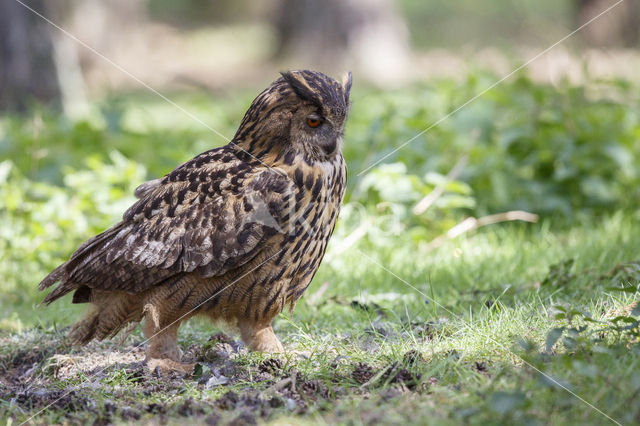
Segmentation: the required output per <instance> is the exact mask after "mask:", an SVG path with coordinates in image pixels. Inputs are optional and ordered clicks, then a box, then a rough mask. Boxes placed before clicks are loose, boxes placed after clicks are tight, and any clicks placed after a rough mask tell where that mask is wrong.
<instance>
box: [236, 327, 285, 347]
mask: <svg viewBox="0 0 640 426" xmlns="http://www.w3.org/2000/svg"><path fill="white" fill-rule="evenodd" d="M239 326H240V337H241V338H242V341H243V342H244V343H245V344H246V345H247V346H248V347H249V349H251V350H252V351H257V352H271V353H273V352H284V348H283V347H282V343H280V340H278V338H277V337H276V335H275V334H274V333H273V328H271V325H267V326H265V325H264V324H251V323H241V324H239Z"/></svg>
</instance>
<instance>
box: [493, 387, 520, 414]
mask: <svg viewBox="0 0 640 426" xmlns="http://www.w3.org/2000/svg"><path fill="white" fill-rule="evenodd" d="M525 402H526V397H525V395H524V393H522V392H514V393H507V392H495V393H494V394H493V395H491V408H492V409H493V410H494V411H496V412H497V413H500V414H507V413H509V412H511V411H513V410H515V409H517V408H521V407H523V406H524V405H525Z"/></svg>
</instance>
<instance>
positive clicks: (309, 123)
mask: <svg viewBox="0 0 640 426" xmlns="http://www.w3.org/2000/svg"><path fill="white" fill-rule="evenodd" d="M320 123H322V120H320V119H319V118H315V117H313V118H311V117H310V118H307V126H309V127H312V128H314V129H315V128H316V127H318V126H319V125H320Z"/></svg>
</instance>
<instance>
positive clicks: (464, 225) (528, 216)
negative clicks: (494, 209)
mask: <svg viewBox="0 0 640 426" xmlns="http://www.w3.org/2000/svg"><path fill="white" fill-rule="evenodd" d="M512 220H521V221H523V222H532V223H535V222H537V221H538V215H537V214H533V213H529V212H525V211H522V210H512V211H508V212H504V213H497V214H491V215H489V216H483V217H481V218H479V219H476V218H475V217H468V218H466V219H465V220H463V221H462V222H460V223H458V224H457V225H456V226H454V227H453V228H451V229H449V230H448V231H447V232H446V233H445V234H444V235H441V236H439V237H437V238H435V239H433V240H431V241H430V242H429V244H427V250H432V249H434V248H437V247H440V246H441V245H442V244H443V243H444V242H445V241H446V240H451V239H454V238H456V237H458V236H460V235H462V234H464V233H466V232H469V231H472V230H474V229H478V228H480V227H482V226H487V225H493V224H494V223H500V222H509V221H512Z"/></svg>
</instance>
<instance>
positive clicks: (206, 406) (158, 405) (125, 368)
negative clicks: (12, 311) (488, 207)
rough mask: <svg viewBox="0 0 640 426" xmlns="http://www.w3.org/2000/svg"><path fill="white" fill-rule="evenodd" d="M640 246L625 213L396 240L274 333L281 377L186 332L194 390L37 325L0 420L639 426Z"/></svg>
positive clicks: (340, 265)
mask: <svg viewBox="0 0 640 426" xmlns="http://www.w3.org/2000/svg"><path fill="white" fill-rule="evenodd" d="M639 232H640V224H639V223H638V221H637V215H634V214H631V213H625V214H623V213H618V214H614V215H610V216H607V217H603V218H599V219H595V218H594V219H585V220H584V221H583V222H581V223H578V224H575V226H572V227H566V226H562V225H561V224H554V223H553V221H550V220H547V221H544V222H542V223H540V224H535V225H522V224H503V225H496V226H493V227H490V228H485V229H483V230H480V231H478V232H477V233H475V234H474V235H468V236H466V237H463V238H459V239H457V240H453V241H449V242H448V243H447V244H445V245H444V246H442V247H441V248H439V249H437V250H436V251H433V252H429V253H426V252H424V251H423V250H422V251H421V248H420V246H419V245H416V244H412V243H407V242H406V241H403V240H402V239H400V238H398V239H396V240H395V241H394V242H393V244H390V245H389V246H388V247H387V248H386V249H380V248H378V247H376V249H375V251H369V250H368V248H367V247H366V245H364V246H359V247H357V248H354V249H352V250H348V251H346V252H344V253H342V254H341V255H340V256H336V257H333V259H332V260H331V261H330V262H328V263H325V264H323V266H322V267H321V270H320V271H319V273H318V276H317V278H316V279H315V281H314V284H313V285H312V286H311V287H310V289H309V290H308V292H307V294H306V295H305V296H304V297H303V299H302V300H301V301H300V303H299V304H298V307H297V309H296V311H295V313H294V314H293V315H292V316H289V315H286V314H283V315H281V316H280V317H278V319H277V320H276V321H275V325H274V327H275V329H276V332H277V334H279V336H281V338H282V340H283V342H284V344H285V346H286V347H287V349H288V350H290V351H292V352H291V353H288V354H285V355H282V356H280V357H279V358H278V359H277V360H272V359H270V357H269V356H267V355H264V354H255V353H247V352H246V351H245V350H244V349H243V348H241V347H239V345H238V343H237V342H236V341H235V340H232V339H229V338H227V337H226V336H224V335H214V336H217V337H214V338H213V339H210V336H211V335H212V333H213V332H214V330H213V328H212V326H211V325H210V324H208V323H207V322H206V321H204V320H200V319H195V320H192V321H191V322H189V323H187V324H186V325H184V326H183V327H182V328H181V335H180V344H181V345H182V347H183V350H184V352H185V356H188V357H191V358H192V359H195V360H197V361H198V362H199V363H200V365H201V367H202V371H201V375H200V376H199V377H186V378H177V377H176V378H172V379H171V380H161V379H159V378H157V377H154V375H153V374H151V373H149V372H148V371H146V370H144V368H143V365H142V362H141V361H142V358H143V353H142V350H141V349H139V348H137V349H136V348H134V345H135V344H138V343H140V342H141V341H142V338H141V335H140V333H139V332H138V331H136V332H134V333H133V335H132V336H131V337H129V339H128V340H127V342H126V343H125V344H124V346H118V345H117V344H116V342H104V343H94V344H91V345H90V346H89V347H88V348H74V347H69V346H67V345H66V344H65V342H64V337H63V335H64V330H61V329H59V330H57V329H55V328H52V327H51V326H36V327H32V326H31V325H32V324H37V323H38V322H39V323H41V324H47V323H48V322H49V321H50V320H49V319H47V318H46V317H47V315H48V314H47V313H46V310H44V309H42V308H37V309H36V308H33V311H32V312H31V315H30V317H31V320H30V323H29V325H30V326H29V327H26V326H25V325H24V324H23V331H22V332H4V333H3V335H2V344H1V346H0V347H1V349H0V368H1V369H2V370H3V376H4V377H6V379H5V380H3V382H2V386H3V389H2V393H3V397H2V398H1V399H2V401H3V402H2V403H0V404H1V405H0V410H1V411H2V414H1V415H2V417H3V418H6V419H11V420H10V421H12V422H13V423H21V422H23V421H25V420H27V419H28V418H30V416H32V415H33V414H36V413H37V412H38V411H39V410H40V409H42V408H44V407H45V406H46V405H47V404H48V403H51V402H53V401H55V399H56V398H59V397H60V396H62V399H61V400H60V401H58V402H56V403H55V404H54V405H53V406H52V407H50V408H48V409H47V410H45V411H44V412H43V413H40V414H38V416H37V417H35V418H34V419H33V420H31V422H33V423H37V424H40V423H64V422H70V423H88V422H94V421H98V422H103V423H104V422H115V423H121V422H127V421H132V420H144V421H151V422H168V423H170V424H174V423H180V422H183V421H185V420H183V419H185V418H189V420H188V421H197V422H199V423H212V422H217V421H221V422H230V421H234V422H236V424H248V423H251V422H253V421H256V420H257V419H260V421H265V422H267V423H270V422H273V423H284V424H290V423H296V424H297V423H300V422H302V423H309V424H314V423H345V424H368V423H373V422H376V423H377V422H381V423H389V424H393V423H399V422H412V423H429V424H459V423H461V422H464V423H470V424H498V423H504V422H509V423H516V422H517V423H544V424H567V423H578V422H579V423H584V424H607V423H611V422H612V420H610V419H608V418H607V417H606V416H610V417H611V419H613V420H615V421H617V422H620V423H634V422H638V421H639V420H640V407H638V405H637V404H635V403H633V401H637V398H638V395H639V393H640V373H638V371H639V369H638V367H639V366H640V344H639V341H638V323H637V321H636V318H637V317H638V312H637V309H636V310H635V311H633V312H631V310H632V309H633V308H632V307H633V305H632V304H633V302H635V301H637V300H638V294H637V291H636V290H637V286H638V279H637V271H638V270H640V266H638V263H633V262H634V261H637V260H638V258H639V256H638V255H639V253H640V242H638V240H637V239H636V238H633V236H634V235H638V233H639ZM344 265H351V267H350V268H345V267H344ZM620 265H626V266H620ZM325 282H326V283H328V286H324V285H323V283H325ZM412 287H415V289H414V288H412ZM621 288H626V289H627V291H619V289H621ZM630 288H633V289H634V291H633V292H631V290H630ZM318 291H320V292H323V294H314V293H315V292H318ZM59 305H62V306H64V309H67V308H68V306H69V304H68V301H63V302H62V303H60V304H59ZM55 315H56V316H58V315H59V312H56V313H55ZM39 317H40V318H44V319H40V320H38V318H39ZM66 325H67V324H66V323H65V324H60V323H59V325H58V327H62V326H66ZM625 327H627V329H625ZM127 357H129V358H127ZM83 370H84V371H83ZM103 370H104V371H103ZM221 376H222V377H224V378H225V379H226V380H227V382H226V383H224V384H218V385H216V383H217V382H220V377H221ZM292 378H295V382H296V384H295V386H292V384H291V379H292ZM222 381H223V382H224V379H222ZM207 383H209V385H207ZM69 391H70V392H71V393H70V395H66V394H65V393H66V392H69ZM578 397H580V398H583V399H584V400H585V401H586V402H585V401H581V400H580V399H579V398H578ZM589 404H591V405H593V407H595V408H593V407H591V406H590V405H589ZM597 410H601V411H602V413H601V412H599V411H597ZM603 413H604V414H603Z"/></svg>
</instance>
